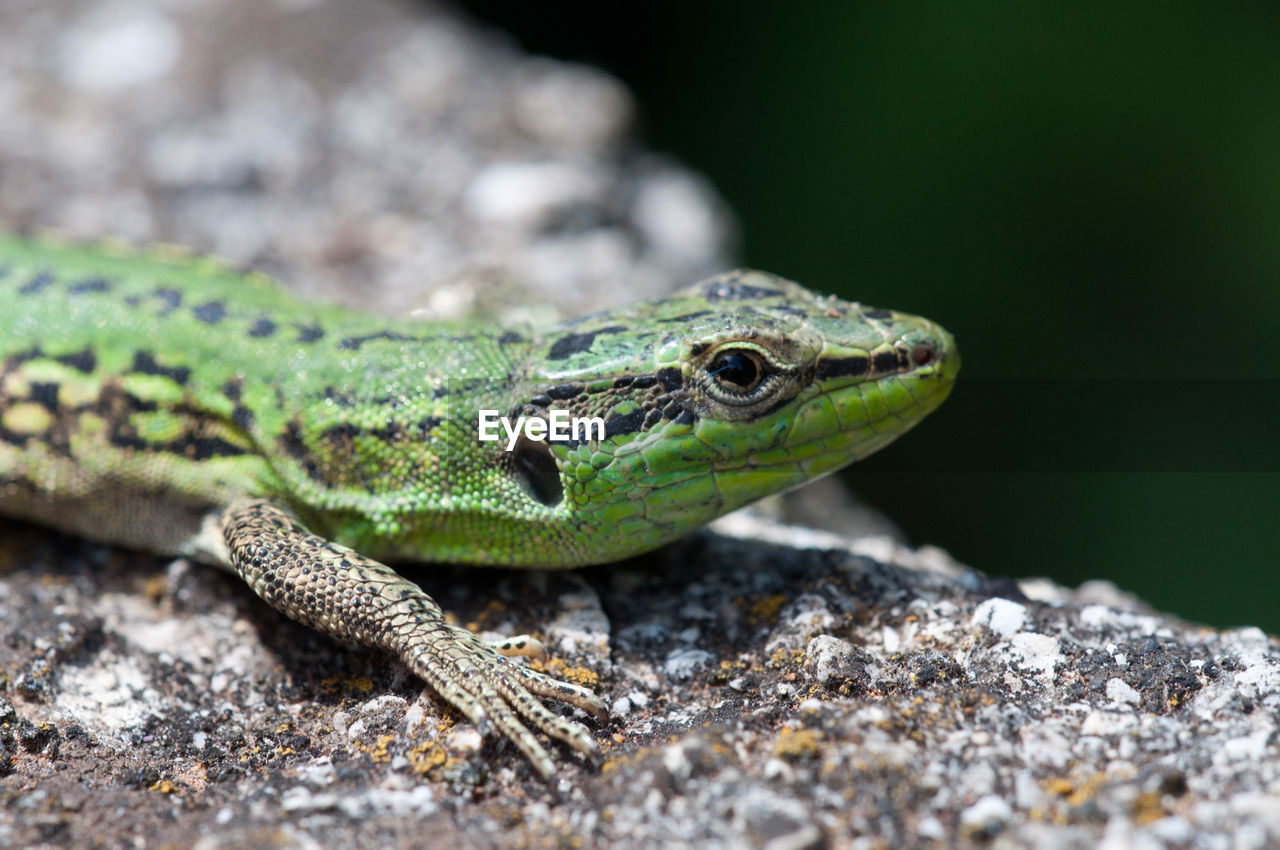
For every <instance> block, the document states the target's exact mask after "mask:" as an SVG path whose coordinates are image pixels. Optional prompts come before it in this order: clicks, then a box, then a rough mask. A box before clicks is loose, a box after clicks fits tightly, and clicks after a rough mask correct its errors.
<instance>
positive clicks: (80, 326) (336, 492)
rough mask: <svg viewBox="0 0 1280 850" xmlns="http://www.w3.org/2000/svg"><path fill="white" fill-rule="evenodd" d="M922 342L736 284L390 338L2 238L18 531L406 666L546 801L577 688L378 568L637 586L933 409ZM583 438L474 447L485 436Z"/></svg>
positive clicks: (954, 355)
mask: <svg viewBox="0 0 1280 850" xmlns="http://www.w3.org/2000/svg"><path fill="white" fill-rule="evenodd" d="M959 366H960V360H959V354H958V352H957V349H956V346H955V342H954V340H953V338H952V337H951V335H950V334H949V333H948V332H947V331H946V330H944V329H943V328H942V327H940V326H939V325H937V324H936V323H933V322H931V321H929V320H927V319H923V318H919V317H916V316H913V315H909V314H906V313H901V312H896V311H893V310H884V309H877V308H872V307H868V306H864V305H861V304H859V303H856V302H850V301H844V300H840V299H838V298H835V297H832V296H820V295H816V294H814V293H812V292H810V291H808V290H807V289H805V288H803V287H801V286H800V285H799V284H796V283H793V282H791V281H788V280H785V279H783V278H780V277H776V276H774V275H771V274H768V273H765V272H759V271H752V270H737V271H731V272H727V273H724V274H721V275H717V276H714V277H711V278H709V279H707V280H704V281H701V282H699V283H696V284H694V285H693V286H691V287H688V288H686V289H684V290H680V291H678V292H676V293H674V294H671V295H669V296H668V297H665V298H661V299H657V300H651V301H647V302H639V303H636V304H631V305H623V306H621V307H617V308H615V309H611V310H606V311H603V312H598V313H594V314H591V315H587V316H582V317H580V318H576V319H573V320H570V321H567V322H563V323H560V324H557V325H554V326H550V327H546V328H531V327H524V326H514V327H491V326H488V325H486V324H484V323H481V322H477V321H437V320H430V319H423V318H419V317H413V316H405V317H399V318H392V317H384V316H375V315H372V314H367V313H361V312H359V311H356V310H352V309H348V308H344V307H341V306H338V305H336V304H332V303H323V302H316V301H308V300H304V299H302V298H300V297H298V296H296V295H293V294H291V293H290V292H289V291H288V290H286V289H285V288H284V287H283V286H280V285H279V284H277V283H276V282H275V281H273V280H272V279H270V278H268V277H266V276H265V275H261V274H258V273H252V272H249V273H245V272H241V271H238V270H235V269H232V268H231V267H229V266H228V265H227V264H225V263H223V262H221V261H219V260H216V259H213V258H208V257H201V256H197V255H195V254H191V253H189V252H183V251H178V250H173V249H163V248H148V249H136V248H131V247H127V246H124V245H121V244H115V243H109V242H103V243H97V244H75V243H70V242H66V241H63V240H59V239H56V238H51V237H29V236H22V235H9V234H5V235H0V514H4V515H7V516H10V517H13V518H17V519H19V520H24V521H30V522H35V523H39V524H44V525H48V526H52V527H54V528H56V529H60V530H62V531H65V532H68V533H72V534H75V535H79V536H82V537H85V538H88V539H92V540H96V541H101V542H103V543H107V544H112V545H117V546H123V547H131V548H136V549H140V550H146V551H150V552H154V553H157V554H160V555H166V556H182V557H188V558H190V559H192V560H197V561H204V562H208V563H212V564H215V565H219V566H222V567H224V568H227V569H229V570H231V571H233V572H234V573H236V574H237V575H239V577H240V578H241V579H243V580H244V581H245V582H246V583H247V584H248V586H249V587H250V588H252V590H253V592H254V593H255V594H256V595H257V596H259V597H261V598H262V599H263V600H265V601H266V602H267V603H268V604H269V605H271V606H272V607H274V608H276V609H278V610H279V611H281V612H283V613H284V614H286V615H287V616H289V617H291V618H293V619H294V620H297V621H299V622H301V623H303V624H306V625H309V626H312V627H314V628H316V629H318V630H320V631H321V632H324V633H327V634H328V635H331V636H333V637H335V638H340V639H350V640H354V641H356V642H359V643H363V644H365V645H368V646H372V647H375V648H377V649H380V650H383V651H385V652H386V653H388V654H390V655H391V656H393V657H394V658H396V659H398V660H399V661H401V662H402V663H404V664H405V665H406V666H407V667H408V668H409V669H410V670H411V671H412V672H413V673H414V674H416V675H417V676H418V677H420V678H421V679H422V680H424V681H425V682H426V683H427V684H428V685H430V686H431V688H432V689H434V691H435V692H436V693H437V694H438V695H439V696H440V697H441V698H442V699H443V700H444V701H445V702H446V703H449V704H451V705H452V706H454V707H455V708H456V709H457V710H458V711H459V712H461V714H462V715H463V716H465V717H466V718H467V719H468V720H470V721H471V722H472V723H474V724H475V726H476V727H477V728H478V729H479V730H480V731H481V733H482V734H488V733H491V732H495V731H496V733H497V734H498V735H500V736H501V737H503V738H505V739H506V740H508V741H510V742H511V743H512V744H513V745H514V746H515V747H516V748H517V749H518V750H519V751H520V752H521V753H522V754H523V755H524V756H525V757H526V758H527V759H528V761H529V762H530V763H531V764H532V766H533V767H534V768H535V770H536V771H537V772H538V773H539V774H541V775H542V776H543V777H544V778H546V779H547V780H548V781H554V779H555V778H556V775H557V771H556V766H555V763H554V761H553V759H552V758H551V756H550V754H549V753H548V750H547V749H546V747H545V746H544V739H543V738H540V737H539V734H538V733H541V735H542V736H545V738H546V739H553V740H558V741H560V742H562V743H563V744H565V745H567V746H568V747H569V748H570V750H571V751H574V752H576V753H577V754H579V755H580V757H582V758H583V759H584V760H586V761H588V762H592V761H598V759H599V750H598V747H597V745H596V743H595V741H594V739H593V737H592V735H591V733H590V732H589V731H588V729H587V728H586V727H585V726H583V725H582V724H581V723H579V722H578V721H576V720H573V719H570V718H569V717H566V716H564V715H563V714H561V713H556V712H554V711H552V710H551V709H550V708H548V707H547V706H546V705H545V704H544V703H543V701H542V700H543V699H552V700H558V701H561V702H563V703H567V704H568V705H570V706H573V707H576V708H578V709H581V710H582V711H583V712H585V713H586V714H587V715H590V716H592V717H594V718H595V719H596V720H597V721H603V720H604V719H606V718H607V709H606V707H605V704H604V703H603V702H602V701H601V700H600V698H599V697H597V696H596V695H595V693H594V692H593V691H591V690H590V689H588V688H585V687H582V686H579V685H576V684H571V683H568V682H563V681H560V680H557V679H555V678H553V677H551V676H548V675H546V674H545V673H542V672H538V671H535V670H533V669H531V668H530V667H529V666H528V665H526V664H523V663H521V662H518V661H515V660H514V659H513V657H512V656H515V655H520V654H534V653H536V652H538V651H539V649H540V646H539V644H538V642H537V641H536V640H535V639H533V638H530V637H529V636H520V637H514V638H509V639H506V640H503V641H496V642H487V641H484V640H482V639H481V638H480V637H479V636H477V635H475V634H473V633H472V632H470V631H468V630H466V629H464V628H462V627H460V626H458V625H455V624H453V623H451V622H449V621H448V619H447V618H446V615H445V613H444V612H443V611H442V610H441V608H440V606H439V605H437V603H436V602H435V601H434V600H432V599H431V598H430V597H429V596H428V595H427V594H426V593H424V592H423V591H422V590H421V589H420V588H419V587H418V585H417V584H415V583H414V582H412V581H410V580H408V579H406V578H404V577H402V576H401V575H400V574H399V573H397V572H396V571H395V570H394V569H393V568H392V567H390V566H388V565H387V564H388V563H397V564H398V563H402V562H425V563H430V562H436V563H459V564H472V565H480V566H484V565H488V566H502V567H537V568H560V567H574V566H581V565H588V564H599V563H607V562H611V561H616V560H619V559H622V558H626V557H630V556H633V555H636V554H638V553H642V552H644V551H647V550H651V549H653V548H655V547H658V546H660V545H662V544H664V543H667V542H669V541H672V540H674V539H676V538H678V537H680V536H681V535H684V534H686V533H688V532H690V531H692V530H694V529H696V528H698V527H699V526H701V525H703V524H705V523H707V522H709V521H710V520H712V519H714V518H715V517H717V516H719V515H721V514H724V513H726V512H729V511H732V510H734V509H736V508H738V507H741V506H742V505H745V504H747V503H749V502H752V501H754V500H756V499H759V498H761V497H763V496H766V495H769V494H773V493H777V492H781V491H784V490H787V489H789V488H792V487H795V486H798V485H800V484H802V483H804V482H806V481H808V480H811V479H813V478H816V477H818V476H822V475H826V474H828V473H831V472H833V471H835V470H837V469H839V468H841V467H843V466H845V465H846V464H848V463H851V462H853V461H855V460H858V459H860V458H863V457H865V456H866V455H868V454H870V453H871V452H874V451H876V450H877V449H879V448H881V447H883V446H884V445H886V444H888V443H889V442H891V441H892V440H894V439H895V438H897V437H898V436H900V435H901V434H903V433H904V432H906V431H907V430H909V429H910V428H912V427H913V426H914V425H915V424H917V423H918V422H919V421H920V420H921V419H922V418H923V417H924V416H926V415H927V414H928V413H930V412H931V411H933V410H934V409H935V408H937V407H938V405H939V404H941V403H942V402H943V400H944V399H945V398H946V397H947V395H948V393H949V392H950V390H951V387H952V384H953V381H954V380H955V376H956V373H957V371H958V369H959ZM485 410H488V411H490V412H491V413H492V412H498V413H500V414H502V415H504V416H507V417H509V418H510V420H515V421H519V417H520V416H525V417H526V418H529V417H539V416H540V417H544V418H545V417H553V416H554V415H556V414H557V413H559V414H561V415H568V414H573V415H580V416H583V417H585V418H586V419H587V420H588V421H590V420H591V419H593V418H594V419H595V420H599V421H602V423H603V427H602V429H601V428H597V430H596V431H595V432H594V433H592V432H591V431H590V430H588V431H586V432H585V433H583V432H575V433H574V434H573V436H571V437H570V438H568V439H538V438H537V437H538V435H537V434H536V433H534V432H531V431H529V430H528V429H526V430H525V431H523V432H520V433H518V434H517V435H515V436H514V439H511V440H505V439H499V440H489V441H486V440H482V439H480V432H479V424H480V416H481V411H485Z"/></svg>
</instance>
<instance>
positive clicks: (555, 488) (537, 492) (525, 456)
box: [511, 434, 564, 508]
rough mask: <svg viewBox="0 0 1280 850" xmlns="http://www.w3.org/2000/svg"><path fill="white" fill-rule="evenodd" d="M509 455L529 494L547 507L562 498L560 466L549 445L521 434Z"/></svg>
mask: <svg viewBox="0 0 1280 850" xmlns="http://www.w3.org/2000/svg"><path fill="white" fill-rule="evenodd" d="M511 455H512V462H513V463H514V468H515V471H516V474H517V475H518V476H519V477H520V481H521V483H522V484H524V488H525V490H527V491H528V492H529V495H530V496H532V497H533V498H534V499H536V500H537V501H539V502H541V503H542V504H544V505H546V506H547V507H549V508H554V507H555V506H556V505H558V504H560V502H562V501H563V500H564V485H563V484H561V483H560V467H558V466H557V465H556V459H555V456H553V455H552V454H551V447H550V446H548V445H547V444H546V443H544V442H540V441H538V440H530V439H529V438H528V437H526V436H524V435H523V434H521V435H520V437H519V438H518V439H517V440H516V445H515V448H513V449H512V450H511Z"/></svg>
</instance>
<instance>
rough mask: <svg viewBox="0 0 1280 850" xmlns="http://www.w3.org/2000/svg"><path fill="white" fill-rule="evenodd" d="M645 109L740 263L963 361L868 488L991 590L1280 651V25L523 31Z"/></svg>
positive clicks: (704, 17) (822, 13) (580, 26)
mask: <svg viewBox="0 0 1280 850" xmlns="http://www.w3.org/2000/svg"><path fill="white" fill-rule="evenodd" d="M464 5H466V6H467V8H468V9H469V10H470V11H471V12H472V13H473V14H475V15H477V16H479V17H481V18H483V19H485V20H487V21H490V22H492V23H494V24H496V25H498V26H501V27H502V28H504V29H506V30H508V31H510V32H513V33H515V34H516V36H517V37H518V38H519V40H520V41H521V42H522V43H523V44H524V46H525V47H526V48H528V49H531V50H534V51H538V52H544V53H549V54H551V55H555V56H559V57H563V58H569V59H576V60H582V61H587V62H592V63H594V64H597V65H600V66H603V67H605V68H607V69H608V70H610V71H612V72H613V73H615V74H617V75H618V76H619V77H621V78H622V79H623V80H624V81H626V82H627V83H628V85H630V86H631V88H632V89H633V91H634V92H635V93H636V95H637V99H638V101H639V103H640V109H641V116H640V119H641V128H640V130H641V136H642V138H644V140H645V141H646V143H647V144H649V145H651V146H653V147H655V148H657V149H659V150H663V151H667V152H670V153H671V154H673V155H674V156H676V157H678V158H680V159H681V160H683V161H684V162H686V163H688V164H689V165H691V166H692V167H694V168H696V169H699V170H700V171H702V172H703V173H705V174H706V175H708V176H709V177H710V179H711V180H712V181H713V182H714V184H715V186H716V187H717V189H718V190H719V191H720V192H721V193H722V194H723V196H724V197H725V198H726V199H727V200H728V202H729V204H730V205H731V206H732V208H733V209H734V210H735V211H736V213H737V214H738V216H739V220H740V225H741V234H742V241H741V251H740V256H741V259H742V261H743V262H744V263H746V264H749V265H752V266H757V267H760V268H764V269H768V270H770V271H774V272H777V273H779V274H782V275H784V276H786V277H791V278H793V279H796V280H799V281H801V282H803V283H805V284H806V285H808V286H810V287H812V288H814V289H818V290H823V291H830V292H837V293H839V294H841V295H843V296H845V297H847V298H852V299H857V300H861V301H864V302H866V303H869V304H873V305H879V306H886V307H894V308H898V309H903V310H908V311H912V312H918V313H921V314H923V315H927V316H929V317H930V318H933V319H936V320H937V321H939V322H941V323H942V324H943V325H945V326H946V327H947V328H949V329H950V330H951V331H952V332H953V333H954V334H955V336H956V338H957V340H958V341H959V343H960V349H961V352H962V354H963V359H964V369H963V370H962V373H961V376H960V381H959V383H958V385H957V387H956V390H955V392H954V393H953V395H952V398H951V400H950V401H948V402H947V404H946V405H944V406H943V408H942V409H941V410H940V411H939V412H938V413H936V414H934V415H933V416H932V417H931V418H930V419H929V420H927V421H926V422H925V423H924V425H923V426H922V427H921V428H920V429H919V430H918V431H917V432H914V433H912V434H910V435H908V436H907V437H905V438H903V439H902V440H901V441H900V443H899V444H896V445H895V446H893V447H891V448H890V449H888V450H886V452H884V453H882V454H881V455H878V456H876V457H875V458H872V459H871V460H868V461H866V462H864V463H862V464H858V465H856V466H855V467H853V468H852V469H851V470H850V471H849V472H848V473H846V477H847V479H848V481H849V482H850V483H851V484H852V485H853V486H854V487H855V488H856V489H857V490H858V491H859V493H860V494H861V495H862V496H863V497H864V498H865V499H866V500H868V501H870V502H872V503H873V504H875V505H877V506H878V507H879V508H881V509H882V510H884V511H885V512H886V513H888V514H889V515H890V516H891V517H892V518H893V519H894V520H895V521H896V522H898V523H899V524H900V525H901V526H902V527H903V528H904V529H905V530H906V531H907V533H908V534H909V535H910V536H911V538H912V539H913V540H915V541H916V542H930V543H936V544H939V545H941V546H944V547H946V548H947V549H949V550H950V551H951V552H952V553H954V554H955V555H956V556H957V557H959V558H960V559H962V560H964V561H966V562H968V563H970V564H972V565H974V566H977V567H979V568H980V569H983V570H984V571H986V572H989V573H995V574H1007V575H1014V576H1030V575H1047V576H1051V577H1052V578H1054V579H1056V580H1058V581H1060V582H1063V583H1065V584H1070V585H1074V584H1078V583H1080V582H1082V581H1085V580H1087V579H1090V578H1107V579H1111V580H1112V581H1114V582H1116V583H1117V584H1119V585H1120V586H1121V587H1124V588H1127V589H1129V590H1132V591H1135V592H1136V593H1138V594H1140V595H1141V596H1142V597H1144V598H1146V599H1147V600H1149V601H1151V602H1152V603H1153V604H1155V605H1156V606H1158V607H1160V608H1163V609H1167V610H1172V611H1174V612H1176V613H1178V614H1180V615H1182V616H1184V617H1187V618H1190V619H1193V620H1197V621H1203V622H1206V623H1209V624H1212V625H1216V626H1231V625H1241V624H1255V625H1260V626H1262V627H1264V628H1265V629H1267V630H1268V631H1270V632H1272V633H1275V632H1280V607H1278V605H1277V603H1278V602H1280V592H1278V589H1280V575H1278V572H1280V534H1277V526H1278V524H1280V448H1278V441H1277V439H1276V430H1277V428H1276V422H1277V417H1280V380H1278V379H1280V352H1278V351H1277V345H1276V343H1277V338H1278V336H1280V335H1278V334H1277V330H1280V4H1276V3H1261V2H1259V3H1228V2H1221V3H1176V2H1161V3H1154V2H1152V3H1126V2H1108V3H1097V4H1074V6H1073V8H1071V9H1070V11H1065V10H1064V9H1062V8H1058V7H1057V6H1055V5H1051V4H1030V5H1025V6H1021V7H1016V8H1014V7H1010V6H1008V5H1007V4H1001V3H994V2H987V3H965V4H955V3H952V2H934V3H913V4H906V5H904V4H890V3H885V4H877V5H875V6H863V5H855V4H852V3H828V4H807V5H806V6H805V11H804V12H803V13H800V12H783V11H782V9H783V7H782V6H781V5H779V4H763V3H762V4H750V3H727V2H716V3H712V2H685V3H678V4H676V3H672V4H632V5H626V4H597V3H585V2H583V3H558V4H550V5H545V4H521V3H507V2H504V0H473V2H469V3H466V4H464Z"/></svg>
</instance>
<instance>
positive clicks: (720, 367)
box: [707, 349, 764, 393]
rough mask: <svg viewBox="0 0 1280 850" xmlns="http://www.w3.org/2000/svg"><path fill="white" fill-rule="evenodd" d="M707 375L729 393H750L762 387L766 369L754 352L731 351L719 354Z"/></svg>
mask: <svg viewBox="0 0 1280 850" xmlns="http://www.w3.org/2000/svg"><path fill="white" fill-rule="evenodd" d="M707 373H708V374H709V375H710V376H711V377H712V378H714V379H715V381H716V383H718V384H719V385H720V386H721V387H722V388H723V389H726V390H728V391H729V392H737V393H749V392H751V391H752V390H754V389H755V388H756V387H758V386H759V385H760V378H761V376H762V375H763V373H764V369H763V364H762V363H761V362H760V355H758V354H756V353H755V352H754V351H745V350H742V349H731V350H729V351H722V352H720V353H719V354H717V355H716V357H715V359H714V360H712V361H711V366H710V367H709V368H708V369H707Z"/></svg>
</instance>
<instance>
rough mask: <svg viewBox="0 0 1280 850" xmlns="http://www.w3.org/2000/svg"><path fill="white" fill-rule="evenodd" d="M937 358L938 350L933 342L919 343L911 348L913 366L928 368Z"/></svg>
mask: <svg viewBox="0 0 1280 850" xmlns="http://www.w3.org/2000/svg"><path fill="white" fill-rule="evenodd" d="M937 356H938V350H937V349H936V348H935V347H934V344H933V343H932V342H917V343H916V344H915V345H913V346H911V364H912V365H913V366H928V365H929V364H930V363H932V362H933V359H934V358H935V357H937Z"/></svg>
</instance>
